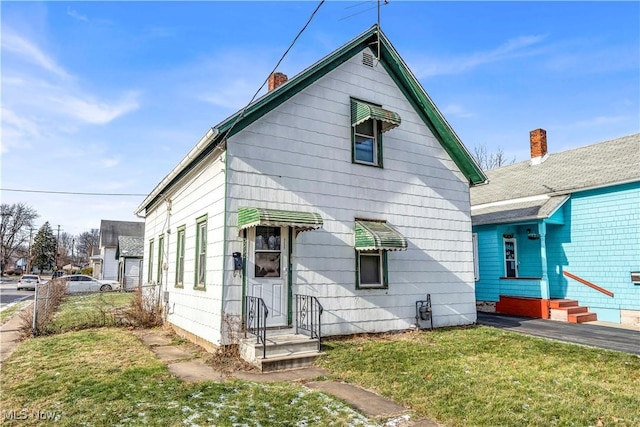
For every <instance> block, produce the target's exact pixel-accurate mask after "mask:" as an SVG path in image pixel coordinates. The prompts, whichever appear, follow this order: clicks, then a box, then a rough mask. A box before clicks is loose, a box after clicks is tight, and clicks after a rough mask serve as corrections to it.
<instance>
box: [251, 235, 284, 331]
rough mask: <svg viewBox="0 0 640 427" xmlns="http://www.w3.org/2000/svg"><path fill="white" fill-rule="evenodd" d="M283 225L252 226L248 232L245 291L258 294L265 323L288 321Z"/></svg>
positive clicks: (281, 323)
mask: <svg viewBox="0 0 640 427" xmlns="http://www.w3.org/2000/svg"><path fill="white" fill-rule="evenodd" d="M287 232H288V229H287V227H264V226H258V227H254V228H252V229H251V230H250V232H249V262H248V263H247V295H249V296H253V297H260V298H262V299H263V300H264V302H265V304H266V305H267V309H268V310H269V315H268V316H267V327H270V326H286V325H287V324H288V315H287V314H288V308H287V307H288V304H287V301H288V294H289V292H288V283H287V277H288V265H289V260H288V258H287V257H288V253H289V250H288V249H289V246H288V245H289V242H288V239H287V235H288V233H287Z"/></svg>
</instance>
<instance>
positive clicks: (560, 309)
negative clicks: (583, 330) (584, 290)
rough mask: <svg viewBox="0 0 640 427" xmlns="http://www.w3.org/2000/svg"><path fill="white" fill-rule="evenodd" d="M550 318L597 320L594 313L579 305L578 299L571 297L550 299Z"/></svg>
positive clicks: (583, 320) (578, 320)
mask: <svg viewBox="0 0 640 427" xmlns="http://www.w3.org/2000/svg"><path fill="white" fill-rule="evenodd" d="M549 312H550V319H551V320H557V321H560V322H569V323H583V322H592V321H594V320H598V315H597V314H596V313H591V312H590V311H589V309H588V308H587V307H581V306H580V305H579V304H578V301H576V300H572V299H552V300H551V301H549Z"/></svg>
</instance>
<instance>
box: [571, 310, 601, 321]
mask: <svg viewBox="0 0 640 427" xmlns="http://www.w3.org/2000/svg"><path fill="white" fill-rule="evenodd" d="M595 320H598V315H597V314H596V313H591V312H586V313H576V314H569V316H568V321H569V323H583V322H593V321H595Z"/></svg>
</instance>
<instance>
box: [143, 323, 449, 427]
mask: <svg viewBox="0 0 640 427" xmlns="http://www.w3.org/2000/svg"><path fill="white" fill-rule="evenodd" d="M135 333H136V335H137V336H138V337H139V338H140V340H141V341H142V342H143V343H144V344H146V345H148V346H149V347H150V349H151V351H153V352H154V353H155V355H156V357H158V359H160V360H162V361H163V362H165V363H166V364H167V367H168V368H169V371H170V372H171V373H172V374H173V375H175V376H176V377H178V378H180V379H182V380H184V381H189V382H201V381H217V382H222V381H226V380H228V379H239V380H245V381H254V382H265V383H269V382H295V383H298V384H300V385H304V386H306V387H308V388H311V389H314V390H319V391H322V392H324V393H327V394H330V395H333V396H335V397H337V398H339V399H340V400H343V401H345V402H347V403H348V404H349V405H350V406H352V407H353V408H355V409H357V410H358V411H360V412H361V413H363V414H364V415H365V416H366V417H367V418H369V419H370V420H372V421H375V422H378V423H381V424H382V425H384V426H389V427H392V426H393V427H409V426H412V427H437V426H438V424H436V423H434V422H433V421H431V420H427V419H419V420H413V419H411V417H410V416H409V412H410V411H409V410H408V409H407V408H405V407H403V406H401V405H398V404H397V403H395V402H393V401H391V400H389V399H386V398H384V397H382V396H379V395H377V394H375V393H373V392H371V391H368V390H364V389H362V388H360V387H357V386H354V385H352V384H346V383H341V382H335V381H323V380H320V381H318V379H319V378H322V377H325V376H327V375H329V374H330V372H328V371H326V370H325V369H322V368H317V367H309V368H301V369H291V370H287V371H279V372H269V373H261V372H257V371H242V370H225V371H218V370H216V369H214V368H213V367H211V366H210V365H208V364H206V363H205V362H204V360H203V358H204V357H206V353H203V351H202V350H200V349H199V348H197V347H195V346H192V345H180V346H179V347H180V348H178V346H174V345H172V344H171V343H172V332H169V331H165V330H161V329H150V330H141V331H136V332H135Z"/></svg>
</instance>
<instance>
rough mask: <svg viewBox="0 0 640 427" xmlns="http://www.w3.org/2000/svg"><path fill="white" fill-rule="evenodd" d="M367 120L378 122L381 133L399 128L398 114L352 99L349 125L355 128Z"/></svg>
mask: <svg viewBox="0 0 640 427" xmlns="http://www.w3.org/2000/svg"><path fill="white" fill-rule="evenodd" d="M367 120H378V121H379V122H380V124H381V127H380V132H382V133H384V132H386V131H388V130H391V129H393V128H395V127H398V126H400V122H401V120H400V116H399V115H398V113H394V112H393V111H389V110H385V109H384V108H382V107H376V106H375V105H371V104H366V103H364V102H360V101H356V100H354V99H352V100H351V124H352V125H353V126H356V125H359V124H360V123H363V122H366V121H367Z"/></svg>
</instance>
